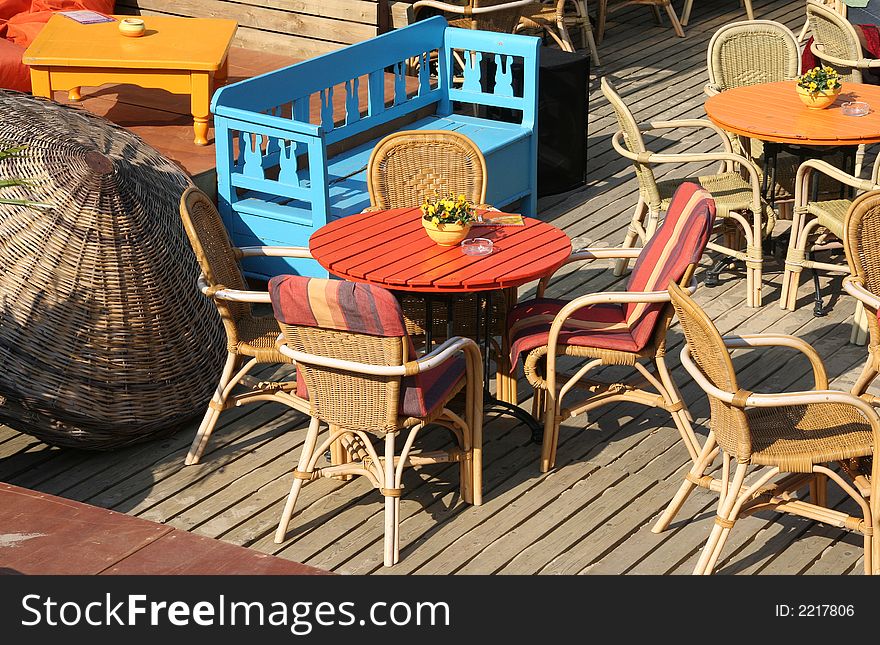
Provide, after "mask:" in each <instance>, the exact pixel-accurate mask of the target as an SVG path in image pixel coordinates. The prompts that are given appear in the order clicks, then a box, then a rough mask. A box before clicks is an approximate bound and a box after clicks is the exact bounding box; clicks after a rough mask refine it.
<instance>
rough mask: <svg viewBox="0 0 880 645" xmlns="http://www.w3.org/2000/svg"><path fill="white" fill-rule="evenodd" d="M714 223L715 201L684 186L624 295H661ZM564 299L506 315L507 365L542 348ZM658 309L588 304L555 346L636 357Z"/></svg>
mask: <svg viewBox="0 0 880 645" xmlns="http://www.w3.org/2000/svg"><path fill="white" fill-rule="evenodd" d="M714 220H715V202H714V200H713V199H712V197H711V196H710V195H709V193H708V192H706V191H705V190H704V189H702V188H700V187H699V186H698V185H696V184H693V183H690V182H688V183H684V184H682V185H681V186H680V187H679V188H678V190H676V191H675V195H673V197H672V202H671V203H670V205H669V209H668V211H667V213H666V217H665V218H664V219H663V222H662V224H661V225H660V226H659V228H658V229H657V231H656V232H655V233H654V235H653V237H651V239H650V240H649V241H648V243H647V244H646V245H645V248H644V249H643V250H642V252H641V253H640V254H639V259H638V260H637V261H636V264H635V266H634V267H633V271H632V275H630V278H629V281H628V282H627V289H626V290H627V291H665V290H666V288H667V286H668V284H669V282H670V281H675V282H678V281H679V280H681V278H682V277H683V276H684V272H685V269H686V268H687V267H688V265H689V264H693V263H696V262H698V261H699V259H700V256H701V255H702V254H703V250H704V249H705V248H706V243H707V242H708V241H709V234H710V233H711V231H712V225H713V222H714ZM567 302H568V301H567V300H550V299H546V298H538V299H535V300H531V301H528V302H524V303H520V304H519V305H517V306H516V307H514V308H513V309H512V310H511V312H510V314H509V316H508V322H509V325H510V327H509V332H508V333H509V334H510V343H511V349H510V359H511V360H510V362H511V365H514V366H515V365H516V361H517V360H518V358H519V356H520V355H521V354H522V353H523V352H529V351H531V350H533V349H536V348H538V347H542V346H544V345H546V344H547V341H548V337H549V335H550V326H551V325H552V323H553V318H554V316H555V315H556V314H557V313H559V311H560V310H561V309H562V307H563V306H564V305H565V304H566V303H567ZM663 307H664V304H663V303H657V304H647V303H627V304H624V305H607V304H603V305H591V306H589V307H585V308H583V309H581V310H579V311H577V312H576V313H575V314H574V316H572V318H571V319H569V321H568V322H566V324H565V326H564V327H563V330H562V332H561V333H560V335H559V340H560V343H561V344H569V345H579V346H583V347H595V348H598V349H612V350H619V351H626V352H638V351H641V350H642V349H644V348H645V346H646V345H647V344H648V342H649V341H650V340H651V336H652V334H653V333H654V327H655V325H656V323H657V319H658V317H659V315H660V312H661V311H662V310H663Z"/></svg>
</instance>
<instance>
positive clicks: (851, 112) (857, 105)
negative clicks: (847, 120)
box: [840, 101, 871, 116]
mask: <svg viewBox="0 0 880 645" xmlns="http://www.w3.org/2000/svg"><path fill="white" fill-rule="evenodd" d="M870 110H871V106H870V105H868V104H867V103H865V102H864V101H848V102H847V103H844V104H843V105H841V106H840V111H841V112H843V113H844V114H845V115H847V116H865V115H866V114H867V113H868V112H869V111H870Z"/></svg>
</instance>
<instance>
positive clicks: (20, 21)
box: [5, 0, 114, 47]
mask: <svg viewBox="0 0 880 645" xmlns="http://www.w3.org/2000/svg"><path fill="white" fill-rule="evenodd" d="M29 4H30V7H29V8H28V9H27V10H25V11H22V12H20V13H18V14H16V15H14V16H11V17H10V18H9V19H8V21H7V23H6V34H5V38H6V39H7V40H11V41H12V42H14V43H15V44H17V45H24V46H25V47H27V46H28V45H30V44H31V43H32V42H33V40H34V38H36V37H37V34H38V33H40V30H41V29H42V28H43V25H45V24H46V23H47V22H49V18H51V17H52V16H53V15H54V14H55V12H56V11H78V10H84V9H91V10H92V11H99V12H101V13H112V12H113V5H114V2H113V0H32V2H30V3H29Z"/></svg>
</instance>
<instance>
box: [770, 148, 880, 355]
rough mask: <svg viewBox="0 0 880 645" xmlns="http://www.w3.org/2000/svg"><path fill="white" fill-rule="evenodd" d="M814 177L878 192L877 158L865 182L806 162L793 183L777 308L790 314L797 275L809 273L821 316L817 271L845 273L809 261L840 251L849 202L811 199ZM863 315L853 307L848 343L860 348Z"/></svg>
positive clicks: (841, 267)
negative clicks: (820, 252)
mask: <svg viewBox="0 0 880 645" xmlns="http://www.w3.org/2000/svg"><path fill="white" fill-rule="evenodd" d="M815 175H819V176H820V177H827V178H829V179H832V180H834V181H835V182H839V183H840V184H841V185H842V186H847V187H849V188H851V189H853V190H855V191H857V192H858V193H863V192H866V191H870V190H877V189H880V156H878V157H877V159H876V160H875V162H874V167H873V169H872V171H871V178H870V179H869V180H866V179H859V178H858V177H854V176H852V175H849V174H847V173H845V172H843V171H842V170H840V169H838V168H835V167H834V166H832V165H831V164H829V163H827V162H825V161H821V160H817V159H810V160H807V161H805V162H804V163H803V164H801V166H800V168H798V172H797V181H796V183H795V210H794V218H793V219H792V223H791V237H790V238H789V242H788V253H787V255H786V257H785V273H784V274H783V277H782V290H781V292H780V296H779V306H780V307H781V308H782V309H789V310H791V311H794V309H795V307H796V306H797V292H798V287H799V286H800V275H801V272H802V271H803V270H804V269H810V270H811V271H812V272H813V280H814V284H815V305H814V313H815V314H816V315H817V316H821V315H824V313H825V310H824V307H823V305H822V293H821V291H820V289H819V278H818V275H817V273H816V271H817V270H822V271H831V272H833V273H843V274H846V273H849V269H848V268H847V266H846V265H844V264H831V263H828V262H817V261H816V260H813V259H811V255H812V254H813V252H815V251H816V250H829V249H832V248H840V246H841V245H842V242H841V240H842V239H843V237H844V233H843V229H844V222H845V220H846V215H847V213H848V212H849V210H850V208H851V206H852V204H853V202H852V200H851V199H847V198H845V197H844V196H843V195H839V194H838V195H837V196H836V199H828V198H827V197H828V195H827V193H825V194H823V195H821V196H815V195H814V187H813V186H814V184H815V183H816V182H817V181H818V179H817V178H816V177H815ZM865 324H866V323H865V318H864V312H863V310H862V308H861V306H857V307H856V314H855V316H854V319H853V335H852V337H851V340H852V341H853V342H855V343H859V344H861V342H862V341H863V334H864V330H865Z"/></svg>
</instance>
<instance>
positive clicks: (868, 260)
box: [842, 190, 880, 405]
mask: <svg viewBox="0 0 880 645" xmlns="http://www.w3.org/2000/svg"><path fill="white" fill-rule="evenodd" d="M842 238H843V249H844V251H845V252H846V262H847V264H848V266H849V273H850V274H849V275H848V276H847V277H846V278H844V279H843V288H844V289H845V290H846V292H847V293H849V294H850V295H851V296H853V297H854V298H856V300H857V301H858V302H859V303H860V304H861V305H862V307H863V308H864V313H865V322H866V324H867V333H868V360H867V362H866V363H865V366H864V367H863V368H862V373H861V374H860V375H859V377H858V379H856V382H855V384H854V385H853V388H852V390H851V391H852V393H853V394H854V395H856V396H863V395H865V392H867V390H868V387H869V386H870V385H871V383H873V382H874V379H876V378H877V374H878V373H880V326H878V319H877V313H878V311H880V252H878V249H880V191H877V190H873V191H871V192H867V193H865V194H863V195H861V196H860V197H858V198H856V200H855V201H854V202H853V204H852V206H851V207H850V209H849V211H848V213H847V216H846V220H845V221H844V226H843V235H842ZM865 396H867V395H865ZM868 398H869V400H870V401H871V402H872V403H873V404H874V405H877V403H878V400H877V398H876V397H873V396H872V397H868Z"/></svg>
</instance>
